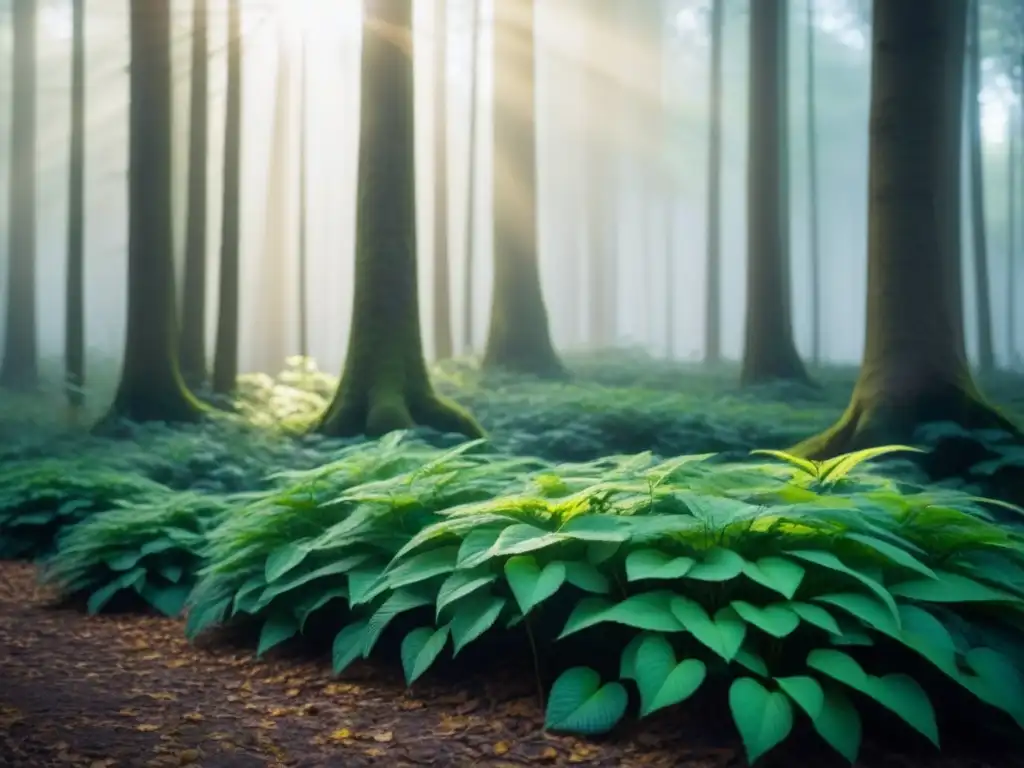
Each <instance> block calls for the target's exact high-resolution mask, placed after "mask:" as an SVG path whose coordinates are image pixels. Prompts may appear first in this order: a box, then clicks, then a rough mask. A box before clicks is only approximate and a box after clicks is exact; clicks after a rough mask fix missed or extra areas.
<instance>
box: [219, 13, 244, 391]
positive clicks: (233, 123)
mask: <svg viewBox="0 0 1024 768" xmlns="http://www.w3.org/2000/svg"><path fill="white" fill-rule="evenodd" d="M240 3H241V0H228V82H227V97H226V100H227V115H226V119H225V123H224V190H223V195H224V203H223V214H222V218H221V239H220V286H219V289H218V307H217V341H216V347H215V351H214V361H213V391H214V392H216V393H217V394H220V395H225V394H228V393H230V392H232V391H234V389H235V382H236V380H237V379H238V310H239V285H238V284H239V234H240V224H241V200H240V185H241V168H242V21H241V5H240Z"/></svg>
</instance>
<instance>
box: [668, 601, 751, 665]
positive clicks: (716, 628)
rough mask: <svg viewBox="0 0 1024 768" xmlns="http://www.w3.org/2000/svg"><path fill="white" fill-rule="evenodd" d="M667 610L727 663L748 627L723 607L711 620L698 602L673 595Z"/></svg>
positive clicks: (739, 644)
mask: <svg viewBox="0 0 1024 768" xmlns="http://www.w3.org/2000/svg"><path fill="white" fill-rule="evenodd" d="M669 607H670V610H671V612H672V615H673V616H674V617H675V618H676V619H677V620H678V621H679V623H680V624H682V626H683V628H684V629H686V630H687V631H688V632H689V633H690V634H692V635H693V636H694V637H695V638H696V639H697V640H698V641H700V642H701V643H702V644H704V645H706V646H707V647H708V648H710V649H711V650H712V651H714V652H715V653H717V654H718V655H719V656H721V657H722V658H723V659H725V660H726V661H731V660H732V659H733V658H734V657H735V656H736V654H737V653H738V652H739V650H740V646H742V645H743V638H744V637H746V634H747V625H746V624H745V623H744V622H743V620H742V619H741V618H740V617H739V615H738V614H737V613H736V612H735V611H734V610H732V609H731V608H722V609H721V610H719V611H717V612H716V613H715V616H714V618H713V619H712V618H711V617H710V616H708V614H707V611H705V610H704V608H703V607H702V606H701V605H700V603H696V602H694V601H693V600H689V599H687V598H685V597H679V596H678V595H673V596H672V598H671V600H670V601H669Z"/></svg>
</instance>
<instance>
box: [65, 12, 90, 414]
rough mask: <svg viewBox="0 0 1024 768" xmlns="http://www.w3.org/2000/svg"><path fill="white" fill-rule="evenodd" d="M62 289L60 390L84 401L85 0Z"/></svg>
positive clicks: (74, 22)
mask: <svg viewBox="0 0 1024 768" xmlns="http://www.w3.org/2000/svg"><path fill="white" fill-rule="evenodd" d="M66 280H67V283H66V285H65V292H64V301H65V306H64V391H65V394H66V396H67V398H68V404H69V405H71V406H72V407H73V408H74V407H78V406H81V405H82V404H83V403H84V401H85V392H84V390H83V387H84V386H85V0H74V2H73V3H72V5H71V149H70V158H69V173H68V269H67V277H66Z"/></svg>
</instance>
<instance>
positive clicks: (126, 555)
mask: <svg viewBox="0 0 1024 768" xmlns="http://www.w3.org/2000/svg"><path fill="white" fill-rule="evenodd" d="M141 558H142V552H141V551H140V552H119V553H118V554H116V555H114V556H113V557H109V558H107V565H108V566H109V567H110V569H111V570H113V571H127V570H130V569H131V568H134V567H135V566H136V565H137V564H138V562H139V560H140V559H141Z"/></svg>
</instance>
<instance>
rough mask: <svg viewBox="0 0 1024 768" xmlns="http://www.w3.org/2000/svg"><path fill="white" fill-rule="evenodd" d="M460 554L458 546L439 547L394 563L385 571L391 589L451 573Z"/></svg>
mask: <svg viewBox="0 0 1024 768" xmlns="http://www.w3.org/2000/svg"><path fill="white" fill-rule="evenodd" d="M458 554H459V548H458V546H454V545H453V546H448V547H438V548H437V549H428V550H426V551H425V552H420V553H418V554H415V555H413V556H412V557H410V558H408V559H407V560H401V561H398V562H396V563H393V564H392V565H391V566H389V567H388V570H387V571H385V574H386V576H387V580H388V586H389V587H391V589H398V588H400V587H405V586H408V585H410V584H417V583H419V582H421V581H426V580H427V579H432V578H433V577H434V576H440V575H442V574H445V573H450V572H452V571H454V570H455V562H456V559H457V558H458Z"/></svg>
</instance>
